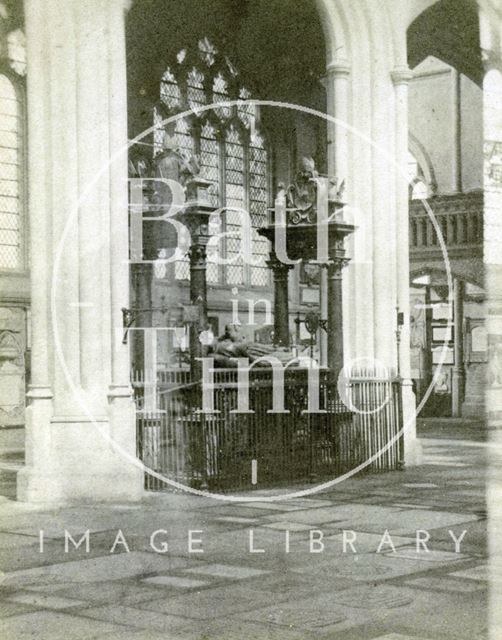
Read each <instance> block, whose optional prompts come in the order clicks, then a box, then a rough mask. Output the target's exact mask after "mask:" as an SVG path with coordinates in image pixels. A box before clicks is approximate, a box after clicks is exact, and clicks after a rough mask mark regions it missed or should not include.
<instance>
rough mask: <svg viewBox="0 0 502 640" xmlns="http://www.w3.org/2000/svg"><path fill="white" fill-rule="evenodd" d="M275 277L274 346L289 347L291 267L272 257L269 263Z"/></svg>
mask: <svg viewBox="0 0 502 640" xmlns="http://www.w3.org/2000/svg"><path fill="white" fill-rule="evenodd" d="M267 265H268V267H269V268H270V269H272V273H273V277H274V345H276V346H278V347H289V298H288V280H289V271H290V269H291V265H289V264H284V263H283V262H281V261H280V260H279V259H278V258H277V256H275V255H272V256H271V258H270V260H269V261H268V263H267Z"/></svg>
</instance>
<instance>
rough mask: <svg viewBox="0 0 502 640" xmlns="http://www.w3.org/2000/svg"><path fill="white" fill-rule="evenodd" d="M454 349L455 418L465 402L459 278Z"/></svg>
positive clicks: (455, 296) (455, 288) (455, 289)
mask: <svg viewBox="0 0 502 640" xmlns="http://www.w3.org/2000/svg"><path fill="white" fill-rule="evenodd" d="M453 322H454V325H453V348H454V364H453V378H452V392H451V405H452V406H451V413H452V416H453V417H454V418H460V417H461V415H462V402H463V400H464V385H465V369H464V283H463V282H462V281H461V280H459V279H458V278H454V280H453Z"/></svg>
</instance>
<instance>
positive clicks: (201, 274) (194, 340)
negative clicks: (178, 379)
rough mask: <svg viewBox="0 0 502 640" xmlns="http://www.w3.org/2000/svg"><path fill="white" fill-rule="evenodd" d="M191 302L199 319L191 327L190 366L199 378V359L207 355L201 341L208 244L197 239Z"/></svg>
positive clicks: (192, 253)
mask: <svg viewBox="0 0 502 640" xmlns="http://www.w3.org/2000/svg"><path fill="white" fill-rule="evenodd" d="M189 255H190V302H191V304H192V305H194V306H195V307H197V310H198V319H197V322H194V323H193V324H192V325H191V326H190V366H191V367H192V371H193V372H194V373H195V375H196V376H197V374H198V373H200V372H201V363H200V362H199V361H198V360H197V358H201V357H203V356H204V355H205V349H204V347H203V345H202V343H201V342H200V340H199V335H200V333H201V331H204V330H206V329H207V326H208V320H207V283H206V269H207V260H206V244H205V243H202V242H201V241H200V239H197V240H196V241H195V242H194V244H193V245H192V246H191V248H190V252H189Z"/></svg>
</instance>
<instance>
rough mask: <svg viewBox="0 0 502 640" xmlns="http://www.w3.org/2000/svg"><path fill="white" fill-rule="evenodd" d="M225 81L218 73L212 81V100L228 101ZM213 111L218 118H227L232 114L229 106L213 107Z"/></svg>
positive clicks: (216, 101)
mask: <svg viewBox="0 0 502 640" xmlns="http://www.w3.org/2000/svg"><path fill="white" fill-rule="evenodd" d="M228 100H229V98H228V91H227V82H226V80H225V78H224V77H223V76H222V74H221V73H219V74H218V75H217V76H216V77H215V79H214V81H213V102H214V103H221V102H228ZM214 110H215V112H216V114H217V115H218V117H219V118H229V117H230V116H231V115H232V108H231V107H224V106H220V107H215V109H214Z"/></svg>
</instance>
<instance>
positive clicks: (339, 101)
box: [320, 59, 350, 369]
mask: <svg viewBox="0 0 502 640" xmlns="http://www.w3.org/2000/svg"><path fill="white" fill-rule="evenodd" d="M349 87H350V65H349V63H348V61H347V60H343V59H337V60H333V61H331V62H330V63H329V64H328V65H327V69H326V99H327V112H328V115H330V116H333V117H334V118H336V119H337V120H339V121H340V122H345V123H348V119H349V115H348V114H349ZM327 130H328V154H327V156H328V157H327V160H328V163H327V164H328V175H329V176H336V178H337V179H338V180H339V181H342V180H347V176H348V131H347V129H346V128H345V127H343V126H341V125H340V124H339V123H333V122H329V121H328V126H327ZM329 279H330V272H329V269H321V281H320V311H321V318H323V319H324V318H328V333H325V332H324V331H321V337H320V352H321V365H323V366H329V367H330V368H331V367H332V366H333V360H332V357H330V355H329V354H330V347H329V344H330V337H329V331H330V329H329V327H330V326H333V325H330V323H329V309H330V306H331V302H330V295H331V294H330V286H332V285H330V284H329ZM342 282H343V280H342V276H341V274H340V278H339V283H338V284H339V287H340V296H341V288H342ZM345 298H347V296H345ZM339 312H340V318H339V329H340V335H342V340H343V333H344V332H343V326H342V325H343V321H344V320H343V319H344V318H345V320H346V326H347V328H348V325H349V324H350V323H349V322H348V321H347V316H348V313H349V309H348V305H347V304H346V309H345V313H343V310H342V307H341V306H340V309H339ZM331 342H332V344H334V343H335V342H336V337H335V336H333V339H332V341H331ZM340 354H341V358H342V359H341V360H338V362H339V365H337V366H338V369H339V368H340V367H341V366H343V344H342V346H341V350H340Z"/></svg>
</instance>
